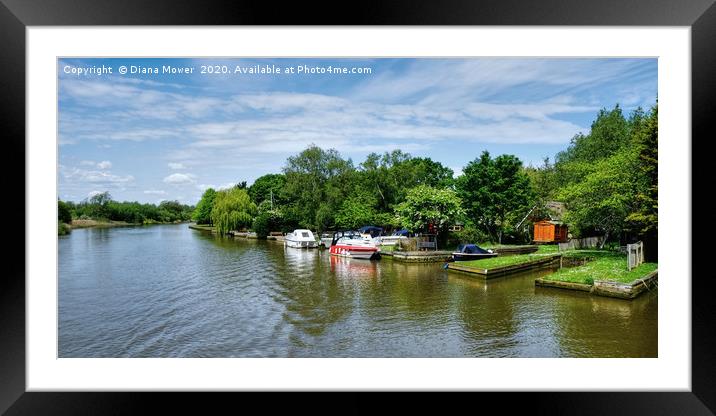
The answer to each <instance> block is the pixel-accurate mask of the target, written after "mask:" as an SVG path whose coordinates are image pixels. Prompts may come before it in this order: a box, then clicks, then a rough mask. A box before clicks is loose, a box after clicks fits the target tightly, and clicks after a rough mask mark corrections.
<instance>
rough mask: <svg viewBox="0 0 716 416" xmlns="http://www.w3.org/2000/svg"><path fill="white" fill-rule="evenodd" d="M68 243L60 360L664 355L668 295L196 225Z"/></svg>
mask: <svg viewBox="0 0 716 416" xmlns="http://www.w3.org/2000/svg"><path fill="white" fill-rule="evenodd" d="M58 244H59V253H58V254H59V272H60V274H59V355H60V356H61V357H620V356H621V357H643V356H650V357H654V356H656V355H657V352H658V351H657V313H656V312H657V308H658V292H656V291H654V292H649V293H647V294H645V295H643V296H642V297H640V298H638V299H636V300H633V301H625V300H619V299H609V298H601V297H596V296H590V295H589V294H587V293H580V292H569V291H564V290H556V289H549V288H539V287H538V288H535V286H534V279H535V278H536V277H537V276H540V275H542V274H545V273H549V272H550V271H549V270H540V271H537V272H534V273H526V274H521V275H516V276H510V277H503V278H499V279H495V280H489V281H484V280H482V279H476V278H473V277H471V276H469V275H462V274H458V273H453V272H448V271H446V270H444V269H442V267H441V265H440V264H408V263H401V262H396V261H393V260H392V259H389V258H384V259H381V260H379V261H366V260H358V259H350V258H343V257H336V256H330V255H329V253H328V252H327V251H325V250H298V249H292V248H284V246H283V245H282V244H280V243H276V242H273V241H257V240H247V239H242V238H238V239H231V238H223V239H222V238H218V237H216V236H212V235H210V234H207V233H200V232H196V231H192V230H189V229H187V228H186V225H177V226H155V227H127V228H121V229H120V228H117V229H87V230H74V231H73V232H72V234H70V235H69V236H66V237H62V238H60V239H59V240H58Z"/></svg>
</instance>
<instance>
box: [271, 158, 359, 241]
mask: <svg viewBox="0 0 716 416" xmlns="http://www.w3.org/2000/svg"><path fill="white" fill-rule="evenodd" d="M283 171H284V174H285V176H286V184H285V186H284V188H283V195H284V196H285V197H286V198H287V199H290V200H291V204H290V205H291V206H290V208H289V209H287V210H286V212H287V214H289V218H294V217H297V219H298V221H299V223H300V225H301V226H304V227H311V228H318V229H319V230H321V229H325V228H328V227H331V226H332V225H333V224H334V216H335V212H336V211H337V209H338V207H339V206H340V204H342V203H343V199H344V198H345V196H346V195H347V194H348V193H350V192H351V190H352V184H353V182H354V181H353V180H352V179H351V178H352V175H353V173H354V172H355V168H354V167H353V162H352V161H351V160H350V159H348V160H344V159H343V158H341V156H340V153H338V151H336V150H335V149H329V150H323V149H321V148H320V147H318V146H315V145H311V146H310V147H308V148H307V149H306V150H304V151H302V152H301V153H300V154H298V155H296V156H291V157H289V158H288V160H287V161H286V166H285V167H284V169H283Z"/></svg>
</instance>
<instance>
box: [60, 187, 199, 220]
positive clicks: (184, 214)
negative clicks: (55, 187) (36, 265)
mask: <svg viewBox="0 0 716 416" xmlns="http://www.w3.org/2000/svg"><path fill="white" fill-rule="evenodd" d="M193 211H194V207H193V206H191V205H185V204H181V203H179V202H178V201H162V202H160V203H159V204H157V205H155V204H141V203H139V202H118V201H115V200H113V199H112V195H111V194H110V193H109V192H102V193H99V194H95V195H92V196H91V197H89V198H86V199H85V200H83V201H81V202H79V203H74V202H72V201H59V200H58V202H57V213H58V221H59V222H60V223H63V224H70V223H71V222H72V220H73V219H74V220H85V219H92V220H97V221H123V222H128V223H132V224H155V223H174V222H182V221H190V220H191V215H192V213H193Z"/></svg>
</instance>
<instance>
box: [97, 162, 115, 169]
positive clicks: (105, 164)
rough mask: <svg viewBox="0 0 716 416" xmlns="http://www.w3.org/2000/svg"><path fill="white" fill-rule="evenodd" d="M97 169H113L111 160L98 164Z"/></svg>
mask: <svg viewBox="0 0 716 416" xmlns="http://www.w3.org/2000/svg"><path fill="white" fill-rule="evenodd" d="M97 167H98V168H99V169H102V170H104V169H109V168H111V167H112V162H110V161H109V160H103V161H101V162H99V163H97Z"/></svg>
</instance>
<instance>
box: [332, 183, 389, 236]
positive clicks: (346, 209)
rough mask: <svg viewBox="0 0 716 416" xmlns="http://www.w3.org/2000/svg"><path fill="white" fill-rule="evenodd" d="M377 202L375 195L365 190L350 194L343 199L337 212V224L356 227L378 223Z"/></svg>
mask: <svg viewBox="0 0 716 416" xmlns="http://www.w3.org/2000/svg"><path fill="white" fill-rule="evenodd" d="M376 202H377V201H376V198H375V197H374V196H372V195H371V194H369V193H365V192H364V193H359V194H355V195H351V196H349V197H348V198H347V199H346V200H345V201H343V204H342V205H341V208H340V210H339V211H338V213H337V214H336V218H335V221H336V225H337V226H338V227H341V228H351V229H356V228H359V227H362V226H364V225H370V224H376V214H377V212H376V209H375V205H376ZM380 225H385V224H380Z"/></svg>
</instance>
